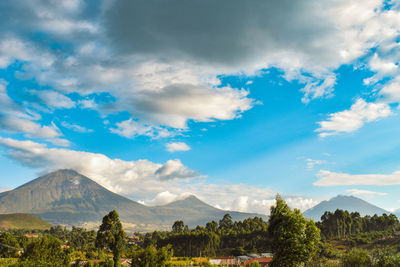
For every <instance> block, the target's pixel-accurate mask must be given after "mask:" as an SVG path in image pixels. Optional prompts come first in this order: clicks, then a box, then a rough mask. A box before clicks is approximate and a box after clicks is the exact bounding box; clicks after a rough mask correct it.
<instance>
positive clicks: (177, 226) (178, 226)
mask: <svg viewBox="0 0 400 267" xmlns="http://www.w3.org/2000/svg"><path fill="white" fill-rule="evenodd" d="M184 229H185V224H184V223H183V221H182V220H180V221H176V222H175V223H174V224H173V225H172V232H174V233H182V232H183V230H184Z"/></svg>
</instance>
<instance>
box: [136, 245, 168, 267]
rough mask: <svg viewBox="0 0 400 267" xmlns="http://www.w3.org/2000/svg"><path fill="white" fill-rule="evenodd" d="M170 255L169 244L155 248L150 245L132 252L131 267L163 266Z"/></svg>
mask: <svg viewBox="0 0 400 267" xmlns="http://www.w3.org/2000/svg"><path fill="white" fill-rule="evenodd" d="M171 257H172V250H171V247H170V246H166V247H162V248H161V249H159V250H157V249H156V248H155V247H154V246H152V245H150V246H148V247H147V248H146V249H143V250H138V251H135V252H134V253H133V256H132V264H131V266H132V267H164V266H166V264H167V261H169V260H170V259H171Z"/></svg>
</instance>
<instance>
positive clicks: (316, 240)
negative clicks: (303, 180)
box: [268, 195, 320, 266]
mask: <svg viewBox="0 0 400 267" xmlns="http://www.w3.org/2000/svg"><path fill="white" fill-rule="evenodd" d="M268 232H269V236H270V238H271V239H272V247H271V248H272V251H273V253H274V258H273V260H272V262H271V266H304V265H305V264H306V263H307V262H309V261H310V260H311V259H312V258H313V257H314V256H315V254H316V252H317V251H318V248H319V244H320V233H319V229H318V228H317V226H316V225H315V223H314V221H312V220H307V219H305V218H304V217H303V215H302V214H301V212H300V211H299V210H298V209H294V211H292V210H291V209H290V208H289V206H288V205H287V204H286V202H285V201H284V200H283V199H282V198H281V197H280V196H279V195H277V196H276V205H275V206H272V207H271V214H270V217H269V227H268Z"/></svg>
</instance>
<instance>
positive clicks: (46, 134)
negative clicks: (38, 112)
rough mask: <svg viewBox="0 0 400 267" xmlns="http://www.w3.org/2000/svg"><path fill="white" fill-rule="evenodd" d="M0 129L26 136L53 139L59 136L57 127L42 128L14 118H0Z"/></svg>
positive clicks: (31, 122) (34, 123)
mask: <svg viewBox="0 0 400 267" xmlns="http://www.w3.org/2000/svg"><path fill="white" fill-rule="evenodd" d="M0 127H1V128H3V129H4V130H6V131H9V132H14V133H21V132H22V133H25V134H26V135H27V136H32V137H39V138H54V137H58V136H60V135H61V133H60V132H59V129H58V128H57V126H55V125H54V124H52V125H51V126H42V125H40V124H38V123H36V122H33V121H30V120H26V119H20V118H15V117H7V116H3V117H0Z"/></svg>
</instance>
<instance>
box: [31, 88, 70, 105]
mask: <svg viewBox="0 0 400 267" xmlns="http://www.w3.org/2000/svg"><path fill="white" fill-rule="evenodd" d="M31 92H32V93H33V94H35V95H37V96H38V97H39V98H40V99H41V100H42V101H43V102H44V104H45V105H46V106H48V107H51V108H74V107H75V105H76V104H75V102H74V101H72V100H71V99H70V98H69V97H67V96H65V95H63V94H60V93H58V92H55V91H50V90H42V91H35V90H32V91H31Z"/></svg>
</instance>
